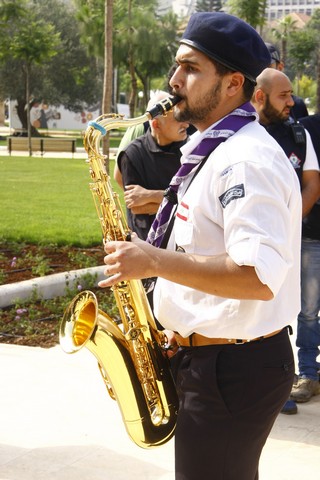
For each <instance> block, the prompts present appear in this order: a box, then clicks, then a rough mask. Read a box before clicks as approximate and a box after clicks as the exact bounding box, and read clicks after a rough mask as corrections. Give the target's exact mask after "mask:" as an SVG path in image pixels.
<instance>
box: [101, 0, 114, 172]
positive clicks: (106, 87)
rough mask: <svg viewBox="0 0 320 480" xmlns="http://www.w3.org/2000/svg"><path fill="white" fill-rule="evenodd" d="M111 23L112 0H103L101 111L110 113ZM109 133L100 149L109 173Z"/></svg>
mask: <svg viewBox="0 0 320 480" xmlns="http://www.w3.org/2000/svg"><path fill="white" fill-rule="evenodd" d="M112 23H113V0H105V24H104V26H105V41H104V77H103V99H102V113H103V114H107V113H111V105H112V84H113V69H112V64H113V58H112ZM109 149H110V138H109V133H107V134H106V135H105V136H104V137H103V142H102V151H103V154H104V155H105V166H106V170H107V172H108V173H109Z"/></svg>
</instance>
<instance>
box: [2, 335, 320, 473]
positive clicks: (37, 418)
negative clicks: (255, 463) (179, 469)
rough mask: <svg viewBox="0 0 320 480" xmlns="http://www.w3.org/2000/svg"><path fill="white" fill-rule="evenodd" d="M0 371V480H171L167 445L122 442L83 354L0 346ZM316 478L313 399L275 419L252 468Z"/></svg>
mask: <svg viewBox="0 0 320 480" xmlns="http://www.w3.org/2000/svg"><path fill="white" fill-rule="evenodd" d="M0 372H1V374H0V388H1V390H0V480H75V479H76V480H131V479H139V480H173V479H174V475H173V445H174V443H173V442H174V440H171V441H170V442H169V443H167V444H166V445H164V446H162V447H158V448H157V449H154V450H143V449H140V448H138V447H137V446H136V445H134V444H133V443H132V442H131V441H130V440H129V438H128V437H127V434H126V432H125V429H124V425H123V423H122V420H121V418H120V413H119V410H118V407H117V404H116V403H115V402H114V401H112V400H111V399H110V397H109V396H108V394H107V392H106V391H105V387H104V384H103V381H102V379H101V377H100V374H99V372H98V368H97V365H96V360H95V358H94V357H93V355H92V354H91V353H90V352H89V351H88V350H87V349H83V350H81V351H80V352H78V353H76V354H74V355H66V354H65V353H64V352H62V350H61V348H60V346H56V347H54V348H50V349H41V348H34V347H20V346H16V345H3V344H2V345H1V344H0ZM319 477H320V396H319V397H315V398H314V399H312V400H311V401H310V402H309V403H307V404H305V405H300V406H299V413H298V414H297V415H292V416H286V415H279V417H278V419H277V422H276V424H275V426H274V428H273V430H272V433H271V435H270V438H269V440H268V442H267V445H266V447H265V449H264V452H263V455H262V459H261V468H260V480H295V479H316V478H319ZM199 480H200V479H199ZM201 480H206V479H201Z"/></svg>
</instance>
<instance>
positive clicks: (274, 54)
mask: <svg viewBox="0 0 320 480" xmlns="http://www.w3.org/2000/svg"><path fill="white" fill-rule="evenodd" d="M266 46H267V49H268V50H269V53H270V55H271V62H272V61H274V62H278V63H280V62H281V59H280V52H279V50H278V49H277V47H275V46H274V45H272V43H266Z"/></svg>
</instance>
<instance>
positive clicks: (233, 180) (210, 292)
mask: <svg viewBox="0 0 320 480" xmlns="http://www.w3.org/2000/svg"><path fill="white" fill-rule="evenodd" d="M270 61H271V59H270V55H269V52H268V50H267V48H266V46H265V44H264V42H263V40H262V39H261V37H260V36H259V34H258V33H257V31H256V30H255V29H254V28H252V27H251V26H250V25H248V24H247V23H245V22H244V21H243V20H240V19H239V18H237V17H234V16H233V15H228V14H226V13H222V12H210V13H209V12H199V13H195V14H193V15H192V16H191V18H190V20H189V22H188V25H187V27H186V30H185V32H184V33H183V35H182V38H181V40H180V46H179V48H178V51H177V54H176V63H177V69H176V71H175V73H174V74H173V76H172V78H171V80H170V84H171V86H172V89H173V93H174V94H176V95H178V96H179V97H180V98H181V101H180V102H179V103H178V104H177V105H176V106H175V107H174V116H175V118H176V120H177V121H178V122H188V123H191V124H192V125H194V126H195V127H196V129H197V132H196V133H195V134H194V135H192V137H191V139H190V140H189V142H187V143H186V144H185V145H184V146H183V147H182V149H181V150H182V161H181V163H182V165H181V168H180V169H179V171H178V172H177V174H176V175H175V176H174V178H173V179H172V181H171V182H170V187H169V191H168V195H166V197H165V198H164V200H163V202H162V204H161V206H160V208H159V211H158V213H157V216H156V219H155V221H154V223H153V225H152V228H151V230H150V233H149V235H148V239H147V242H145V241H143V240H141V239H140V238H138V237H137V236H135V235H133V236H132V241H131V242H108V243H106V245H105V251H106V254H107V255H106V256H105V260H104V261H105V264H106V268H105V274H106V276H107V278H106V279H105V280H103V281H101V282H100V283H99V285H100V286H101V287H110V286H112V285H114V284H116V283H118V282H121V281H122V280H131V279H134V278H147V277H157V278H158V279H157V282H156V286H155V290H154V307H155V314H156V317H157V318H158V320H159V322H160V323H161V325H163V327H164V328H165V329H166V334H167V338H168V347H170V348H169V349H168V350H167V352H168V355H169V356H170V358H173V359H174V366H173V369H174V376H175V379H176V386H177V392H178V396H179V410H178V418H177V425H176V430H175V471H176V476H175V478H176V480H199V479H213V478H215V479H220V480H257V479H258V476H259V473H258V469H259V458H260V455H261V451H262V449H263V446H264V444H265V442H266V439H267V437H268V435H269V433H270V430H271V428H272V426H273V424H274V421H275V419H276V418H277V416H278V413H279V412H280V410H281V408H282V406H283V404H284V402H285V400H286V399H287V398H288V396H289V393H290V391H291V387H292V383H293V376H294V360H293V352H292V348H291V342H290V339H289V336H288V328H287V326H288V324H289V323H290V322H291V321H292V319H293V318H295V317H296V316H297V314H298V312H299V309H300V301H299V291H300V288H299V279H300V240H301V194H300V189H299V182H298V178H297V175H296V174H295V172H294V171H293V169H292V167H291V165H290V163H289V162H288V161H287V158H286V155H285V153H284V152H283V150H282V148H281V147H280V146H279V145H278V143H277V142H276V141H275V140H274V139H272V138H271V137H270V135H268V133H267V132H266V130H265V129H264V128H263V127H262V126H261V125H259V122H258V115H257V113H256V112H255V110H254V108H253V107H252V105H251V104H250V100H251V97H252V94H253V91H254V86H255V81H256V77H257V76H258V75H259V74H260V73H261V71H262V70H264V69H265V68H266V67H267V66H268V65H269V64H270ZM174 208H176V210H174ZM173 212H174V213H173ZM170 215H171V218H172V221H170ZM172 223H173V225H172ZM168 225H172V230H171V235H170V238H169V241H168V243H167V246H166V248H159V247H161V244H162V242H163V239H164V238H165V236H166V231H168V230H166V228H167V227H168Z"/></svg>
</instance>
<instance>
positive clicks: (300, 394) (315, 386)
mask: <svg viewBox="0 0 320 480" xmlns="http://www.w3.org/2000/svg"><path fill="white" fill-rule="evenodd" d="M319 393H320V384H319V382H317V380H312V379H311V378H302V377H300V378H299V380H298V383H297V384H296V385H293V387H292V390H291V394H290V399H291V400H294V401H295V402H298V403H299V402H301V403H302V402H308V401H309V400H310V398H311V397H313V395H319Z"/></svg>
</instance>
